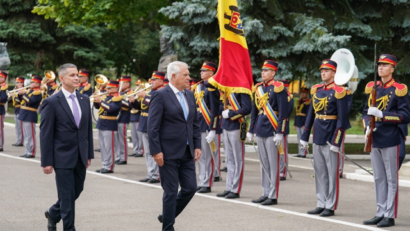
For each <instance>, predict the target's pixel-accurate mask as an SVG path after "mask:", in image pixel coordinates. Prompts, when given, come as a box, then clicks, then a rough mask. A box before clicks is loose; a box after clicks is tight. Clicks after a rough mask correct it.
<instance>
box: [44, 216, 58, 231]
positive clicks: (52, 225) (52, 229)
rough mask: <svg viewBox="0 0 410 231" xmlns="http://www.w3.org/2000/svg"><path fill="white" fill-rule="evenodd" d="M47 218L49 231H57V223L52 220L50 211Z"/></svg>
mask: <svg viewBox="0 0 410 231" xmlns="http://www.w3.org/2000/svg"><path fill="white" fill-rule="evenodd" d="M45 215H46V218H47V221H48V223H47V229H48V231H56V230H57V227H56V223H55V222H54V221H53V220H52V219H51V217H50V213H49V212H48V211H46V212H45Z"/></svg>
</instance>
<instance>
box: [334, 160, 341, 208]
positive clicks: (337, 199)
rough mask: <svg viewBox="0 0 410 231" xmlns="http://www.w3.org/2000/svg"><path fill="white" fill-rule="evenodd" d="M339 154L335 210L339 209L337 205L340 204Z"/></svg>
mask: <svg viewBox="0 0 410 231" xmlns="http://www.w3.org/2000/svg"><path fill="white" fill-rule="evenodd" d="M339 155H340V154H339V153H337V165H336V166H337V167H336V202H335V208H334V210H336V209H337V204H338V202H339V178H340V177H339V158H340V157H339Z"/></svg>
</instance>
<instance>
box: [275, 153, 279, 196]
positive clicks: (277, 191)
mask: <svg viewBox="0 0 410 231" xmlns="http://www.w3.org/2000/svg"><path fill="white" fill-rule="evenodd" d="M279 155H280V154H279V150H278V151H277V154H276V156H277V157H276V158H277V161H276V163H277V164H276V165H277V166H276V199H277V198H278V197H279V181H280V179H279V175H280V156H279Z"/></svg>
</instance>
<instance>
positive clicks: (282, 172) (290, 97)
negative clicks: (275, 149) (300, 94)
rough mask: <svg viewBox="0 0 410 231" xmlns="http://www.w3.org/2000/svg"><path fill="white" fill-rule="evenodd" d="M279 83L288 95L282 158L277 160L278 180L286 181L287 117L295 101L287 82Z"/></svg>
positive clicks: (287, 158) (287, 154) (287, 162)
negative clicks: (278, 166) (278, 167)
mask: <svg viewBox="0 0 410 231" xmlns="http://www.w3.org/2000/svg"><path fill="white" fill-rule="evenodd" d="M279 81H280V82H283V84H284V86H285V90H286V93H287V95H288V97H287V102H288V113H287V115H286V118H287V119H286V121H285V125H286V126H285V133H284V134H283V142H282V145H283V154H281V155H282V157H280V158H279V159H280V160H279V163H280V164H279V165H280V173H279V175H280V180H286V176H287V175H288V168H287V166H288V164H289V152H288V150H289V144H288V135H289V117H290V115H291V114H292V111H293V105H294V104H295V101H294V100H293V95H292V94H291V93H290V92H289V80H279Z"/></svg>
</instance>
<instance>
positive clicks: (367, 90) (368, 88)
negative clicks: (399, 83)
mask: <svg viewBox="0 0 410 231" xmlns="http://www.w3.org/2000/svg"><path fill="white" fill-rule="evenodd" d="M379 84H380V81H377V85H379ZM373 86H374V81H371V82H368V83H367V84H366V88H365V89H364V93H366V94H370V93H372V90H373Z"/></svg>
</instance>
